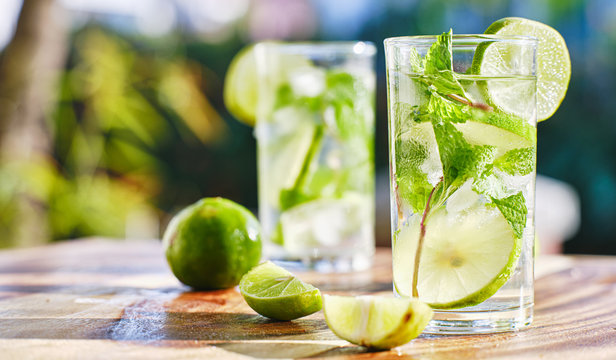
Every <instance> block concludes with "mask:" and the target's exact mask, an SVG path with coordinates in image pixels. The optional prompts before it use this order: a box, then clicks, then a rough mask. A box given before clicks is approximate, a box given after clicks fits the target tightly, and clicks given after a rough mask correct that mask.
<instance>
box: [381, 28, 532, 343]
mask: <svg viewBox="0 0 616 360" xmlns="http://www.w3.org/2000/svg"><path fill="white" fill-rule="evenodd" d="M536 45H537V40H536V39H534V38H530V37H521V36H501V37H497V36H490V35H478V36H470V35H468V36H467V35H461V36H452V34H451V31H450V32H449V33H444V34H442V35H440V36H423V37H421V36H420V37H404V38H392V39H387V40H386V41H385V47H386V58H387V75H388V84H389V86H388V95H389V96H388V98H389V119H390V121H389V141H390V162H391V167H390V170H391V215H392V247H393V249H392V250H393V278H394V287H395V291H396V293H397V294H398V295H400V296H406V297H417V298H419V299H420V300H422V301H425V302H426V303H428V304H429V305H430V306H431V307H432V308H433V309H435V313H434V318H433V320H432V321H431V323H430V325H429V326H428V328H427V329H426V331H427V332H437V333H481V332H494V331H507V330H512V329H519V328H522V327H524V326H526V325H528V324H529V323H530V321H531V319H532V305H533V244H534V239H535V229H534V223H533V221H534V217H533V209H534V199H535V196H534V190H535V154H536V143H537V142H536V122H537V106H536V100H537V99H536V93H537V87H536V80H537V78H536V74H535V71H536V64H535V51H536Z"/></svg>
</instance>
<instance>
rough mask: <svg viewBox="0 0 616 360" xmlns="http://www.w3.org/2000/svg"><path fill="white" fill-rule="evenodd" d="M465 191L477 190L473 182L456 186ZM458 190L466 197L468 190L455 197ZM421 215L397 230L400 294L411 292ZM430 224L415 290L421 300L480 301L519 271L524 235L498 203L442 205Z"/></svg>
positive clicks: (457, 304)
mask: <svg viewBox="0 0 616 360" xmlns="http://www.w3.org/2000/svg"><path fill="white" fill-rule="evenodd" d="M464 191H466V192H468V193H473V191H472V190H471V189H470V188H469V189H465V187H461V188H460V189H459V190H458V192H464ZM456 195H458V196H460V197H462V198H465V197H467V196H468V195H469V194H455V193H454V194H453V195H452V198H453V197H454V196H456ZM471 195H472V194H471ZM475 197H477V195H475ZM466 202H468V201H466ZM418 217H419V216H415V217H414V218H413V219H412V220H411V221H410V223H409V224H408V225H407V226H405V227H402V228H401V229H400V230H398V232H397V233H396V234H395V236H394V244H393V247H394V248H393V269H394V274H393V277H394V286H395V289H396V291H397V292H398V294H399V295H402V296H408V297H410V296H411V295H412V288H411V286H412V285H411V284H412V280H413V279H412V276H413V270H414V264H415V257H414V256H415V251H416V250H417V241H418V239H419V232H420V221H419V219H418ZM426 228H427V231H426V235H425V239H424V246H423V249H422V253H421V262H420V264H419V271H418V279H417V290H418V291H417V292H418V295H419V300H421V301H424V302H426V303H428V304H429V305H430V306H432V307H433V308H435V309H456V308H462V307H467V306H474V305H477V304H480V303H482V302H483V301H485V300H487V299H488V298H490V297H491V296H492V295H494V294H495V293H496V292H497V291H498V289H500V288H501V287H502V286H503V285H504V284H505V283H506V282H507V280H508V279H509V278H510V277H511V275H512V274H513V272H514V271H515V267H516V265H517V262H518V258H519V256H520V251H521V240H520V239H518V238H516V236H515V235H514V233H513V231H512V229H511V226H510V225H509V223H507V220H505V218H504V217H503V215H502V214H501V213H500V211H499V210H498V209H497V208H496V207H493V206H489V205H486V204H483V203H481V202H480V201H477V202H475V203H474V204H473V205H471V206H470V207H468V208H466V209H463V210H461V211H451V212H450V211H449V210H447V208H446V207H441V208H439V209H438V210H436V211H435V212H433V213H432V214H430V216H429V217H428V220H427V222H426Z"/></svg>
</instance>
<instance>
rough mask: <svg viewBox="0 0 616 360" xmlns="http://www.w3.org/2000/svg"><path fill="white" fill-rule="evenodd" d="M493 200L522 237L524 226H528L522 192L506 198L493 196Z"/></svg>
mask: <svg viewBox="0 0 616 360" xmlns="http://www.w3.org/2000/svg"><path fill="white" fill-rule="evenodd" d="M492 202H493V203H494V205H496V207H497V208H498V210H500V212H501V213H502V214H503V216H504V217H505V219H506V220H507V222H508V223H509V225H511V228H512V229H513V233H514V234H515V236H516V237H517V238H518V239H521V238H522V235H523V232H524V227H526V214H527V213H528V210H527V209H526V202H525V200H524V195H522V192H519V193H517V194H515V195H511V196H509V197H506V198H504V199H495V198H492Z"/></svg>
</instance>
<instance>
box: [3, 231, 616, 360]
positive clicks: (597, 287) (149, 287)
mask: <svg viewBox="0 0 616 360" xmlns="http://www.w3.org/2000/svg"><path fill="white" fill-rule="evenodd" d="M390 262H391V257H390V253H389V249H382V250H379V251H378V252H377V257H376V261H375V266H374V268H373V269H372V270H370V271H366V272H362V273H355V274H337V275H322V274H316V273H300V274H299V275H300V277H301V278H302V279H304V280H306V281H309V282H311V283H313V284H314V285H315V286H317V287H319V288H320V289H321V290H322V291H323V292H324V293H344V294H367V293H381V292H382V293H391V270H390ZM537 275H538V279H537V282H536V287H535V296H536V298H535V300H536V305H535V321H534V323H533V325H532V326H531V327H530V328H529V329H527V330H524V331H520V332H515V333H503V334H494V335H476V336H433V335H422V336H420V337H419V338H417V339H415V340H413V341H411V342H410V343H408V344H406V345H404V346H401V347H398V348H395V349H393V350H390V351H384V352H368V351H367V350H366V349H365V348H362V347H359V346H354V345H351V344H349V343H347V342H346V341H343V340H340V339H338V338H337V337H336V336H335V335H334V334H333V333H332V332H331V331H329V329H328V328H327V325H326V324H325V321H324V319H323V315H322V313H321V312H319V313H316V314H313V315H311V316H308V317H306V318H303V319H299V320H295V321H291V322H275V321H270V320H267V319H265V318H263V317H261V316H259V315H257V314H255V313H254V312H253V311H252V310H251V309H250V308H249V307H248V306H247V305H246V304H245V302H244V301H243V299H242V297H241V295H240V294H239V293H238V291H237V289H228V290H221V291H211V292H192V291H191V290H190V289H189V288H187V287H184V286H182V285H181V284H179V283H178V282H177V280H176V279H175V278H174V277H173V276H172V275H171V273H170V271H169V270H168V268H167V265H166V263H165V260H164V258H163V254H162V249H161V245H160V243H159V242H156V241H151V242H125V241H123V242H120V241H110V240H103V239H90V240H80V241H72V242H66V243H60V244H56V245H49V246H45V247H39V248H32V249H22V250H8V251H3V252H0V359H3V360H4V359H57V358H58V359H192V358H200V359H219V358H220V359H253V358H268V359H275V358H305V357H311V358H332V359H333V358H345V359H346V358H360V359H373V358H374V359H387V358H409V359H559V360H565V359H616V257H591V256H583V257H582V256H574V257H565V256H552V257H546V258H539V259H538V260H537Z"/></svg>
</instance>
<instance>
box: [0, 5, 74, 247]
mask: <svg viewBox="0 0 616 360" xmlns="http://www.w3.org/2000/svg"><path fill="white" fill-rule="evenodd" d="M65 20H66V19H64V18H63V13H62V9H61V7H60V6H59V5H58V4H57V3H56V1H55V0H24V2H23V6H22V9H21V13H20V15H19V20H18V22H17V28H16V32H15V36H14V37H13V39H12V40H11V42H10V43H9V45H8V46H7V47H6V48H5V50H4V54H3V55H2V57H1V58H0V161H1V162H0V165H1V164H2V163H14V162H23V163H26V164H27V163H29V162H33V161H36V160H37V159H41V158H42V159H49V155H50V152H51V138H52V136H51V130H50V129H49V127H48V126H47V123H46V115H47V112H48V110H49V109H50V104H53V102H54V100H55V99H54V95H55V94H56V93H57V92H58V91H57V90H56V88H55V80H56V78H57V76H58V75H59V71H60V70H61V69H62V67H63V65H64V62H65V57H66V49H67V46H66V42H67V35H66V28H65V26H64V23H66V21H65ZM15 196H16V198H17V208H18V209H19V213H18V214H17V218H18V219H19V220H18V221H17V223H16V224H15V225H16V227H15V231H14V236H15V239H13V243H14V244H15V245H18V246H26V245H34V244H38V243H42V242H45V241H47V240H48V238H49V233H48V226H47V214H46V210H45V207H46V206H45V204H44V202H41V201H40V200H35V199H34V198H33V197H32V196H31V195H30V194H28V193H27V191H25V192H21V191H20V192H19V193H18V194H15Z"/></svg>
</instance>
